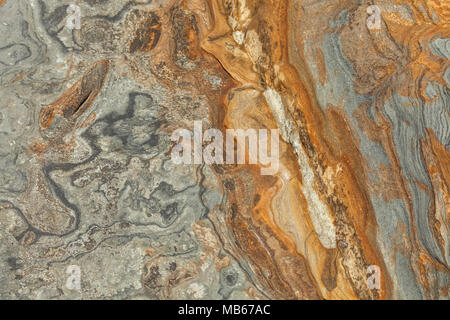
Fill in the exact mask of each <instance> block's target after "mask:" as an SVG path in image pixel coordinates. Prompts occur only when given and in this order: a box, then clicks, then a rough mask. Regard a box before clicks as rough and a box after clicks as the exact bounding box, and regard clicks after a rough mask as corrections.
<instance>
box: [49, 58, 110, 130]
mask: <svg viewBox="0 0 450 320" xmlns="http://www.w3.org/2000/svg"><path fill="white" fill-rule="evenodd" d="M108 68H109V62H108V61H107V60H101V61H98V62H96V63H95V64H94V65H93V66H92V67H91V68H90V70H89V71H87V72H86V73H85V75H84V76H83V77H82V78H81V79H80V80H79V81H77V82H76V83H75V84H74V85H73V86H72V87H70V88H69V89H67V90H66V91H65V92H64V93H63V95H62V96H61V97H60V98H59V99H58V100H56V101H55V102H53V103H52V104H50V105H49V106H48V107H46V108H44V109H43V110H42V111H41V115H40V124H41V128H42V129H44V130H45V129H47V128H48V127H50V125H51V124H52V122H53V119H54V118H55V116H56V115H59V116H61V117H63V118H64V119H66V120H68V121H69V122H72V123H75V122H76V120H77V119H78V118H79V117H80V116H81V115H82V114H84V113H85V112H86V111H87V110H88V109H89V108H90V107H91V105H92V104H93V102H94V100H95V98H96V97H97V96H98V94H99V93H100V91H101V89H102V87H103V84H104V83H105V79H106V75H107V74H108Z"/></svg>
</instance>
